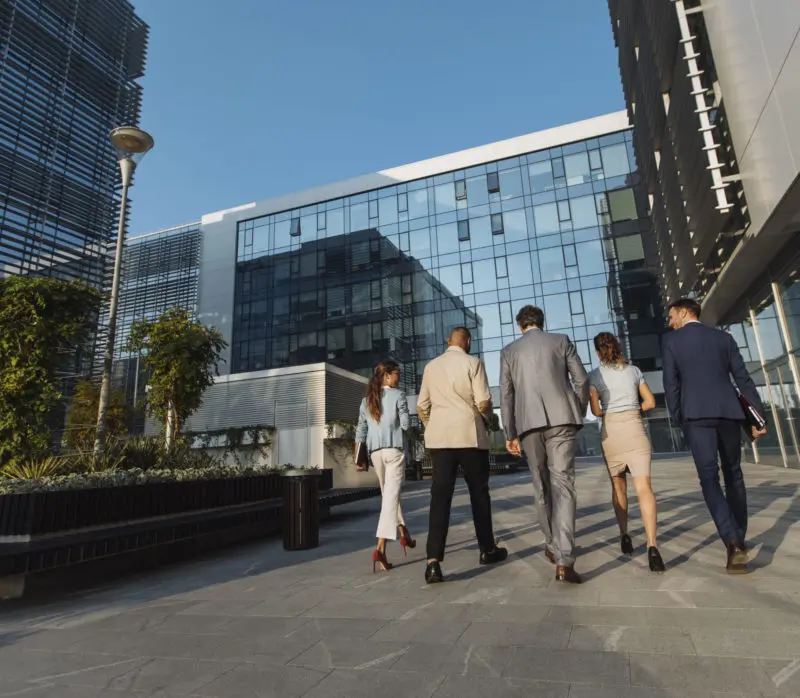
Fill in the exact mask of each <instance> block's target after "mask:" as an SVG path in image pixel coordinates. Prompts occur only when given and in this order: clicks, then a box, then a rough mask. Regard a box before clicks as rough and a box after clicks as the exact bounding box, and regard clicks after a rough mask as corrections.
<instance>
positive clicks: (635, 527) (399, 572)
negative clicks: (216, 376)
mask: <svg viewBox="0 0 800 698" xmlns="http://www.w3.org/2000/svg"><path fill="white" fill-rule="evenodd" d="M745 475H746V478H747V482H748V486H749V494H750V512H751V526H750V534H749V543H750V544H751V545H752V546H753V547H754V550H753V558H754V568H755V571H754V573H753V574H751V575H749V576H744V577H729V576H728V575H726V573H725V569H724V562H725V556H724V550H723V547H722V545H721V544H720V542H719V541H718V539H717V537H716V533H715V531H714V528H713V524H712V523H711V519H710V517H709V515H708V512H707V511H706V508H705V504H704V502H703V500H702V497H701V495H700V493H699V487H698V484H697V479H696V475H695V474H694V470H693V467H692V466H691V464H690V463H689V462H688V461H687V460H685V459H668V460H658V461H655V462H654V478H653V479H654V489H655V491H656V494H657V497H658V498H659V506H660V512H659V520H660V525H661V536H660V545H661V549H662V553H663V554H664V559H665V561H666V563H667V565H668V567H669V571H668V573H667V574H666V575H664V576H656V575H651V574H650V572H649V571H648V569H647V561H646V557H645V555H644V548H643V530H642V527H641V523H640V521H639V518H638V510H637V509H636V508H635V506H632V507H631V509H632V510H631V524H632V525H631V532H632V534H633V537H634V543H636V544H637V550H636V556H635V557H634V558H633V559H632V560H627V559H623V558H622V557H621V556H620V555H619V554H618V551H619V547H618V540H617V533H616V525H615V523H614V521H613V513H612V510H611V505H610V501H609V498H610V492H609V485H608V482H607V478H606V475H605V471H604V469H603V466H602V465H601V464H600V463H599V461H591V462H584V463H581V464H580V466H579V476H578V493H579V521H578V545H579V551H578V552H579V560H578V566H577V567H578V570H579V571H580V572H581V574H582V575H583V578H584V584H582V585H581V586H566V585H559V584H556V582H555V581H554V568H553V567H552V566H551V565H550V564H549V563H548V562H547V560H546V559H545V557H544V555H543V554H542V550H543V549H542V546H541V536H540V534H539V532H538V527H537V526H536V525H535V523H534V520H535V516H534V511H533V507H532V487H531V483H530V480H529V478H528V477H526V475H525V474H524V473H518V474H515V475H510V476H499V477H495V478H493V479H492V487H493V500H494V520H495V526H496V532H497V535H498V536H499V537H501V538H502V540H503V542H504V544H506V545H507V546H508V548H509V550H510V553H511V554H510V555H509V559H508V561H507V562H506V563H504V564H502V565H498V566H493V567H479V566H478V564H477V562H478V551H477V548H476V544H475V541H474V532H473V530H472V522H471V519H470V511H469V500H468V497H467V495H466V491H465V488H464V486H463V484H459V486H458V491H457V495H456V499H455V501H454V506H453V525H452V527H451V529H450V538H449V547H448V555H447V558H446V560H445V562H444V563H443V569H444V571H445V574H446V575H447V576H448V582H447V583H445V584H440V585H436V586H432V587H426V586H425V584H424V582H423V573H424V568H425V565H424V557H425V553H424V543H425V541H424V535H420V534H421V532H423V531H424V530H425V528H426V516H427V505H428V501H429V495H428V489H429V483H411V484H410V485H409V487H408V491H407V497H406V500H405V504H404V507H405V509H406V511H407V519H408V525H409V528H410V530H411V532H412V534H414V535H418V538H419V544H418V546H417V548H416V549H415V550H413V551H409V557H408V558H407V559H401V558H400V557H398V556H399V554H400V548H399V546H397V545H390V546H389V548H388V555H389V559H390V561H393V562H395V563H398V564H397V566H396V567H395V568H394V569H393V570H391V571H390V572H387V573H378V574H375V575H373V574H372V564H371V554H370V553H371V548H372V546H373V545H374V538H373V534H374V529H375V526H376V524H377V510H378V506H379V502H378V501H377V500H373V501H366V502H358V503H356V504H352V505H348V506H346V507H342V509H341V511H340V512H339V513H337V514H336V515H335V520H334V522H332V523H330V524H328V525H326V526H324V527H323V529H322V533H321V545H320V547H319V548H317V549H316V550H310V551H305V552H295V553H287V552H284V551H283V549H282V546H281V544H280V541H276V540H270V541H268V542H265V543H261V544H255V545H249V546H246V547H241V548H237V549H235V550H232V551H229V552H227V553H219V554H217V555H215V556H214V557H209V558H206V559H203V560H200V561H195V562H192V563H190V564H183V565H180V566H174V567H171V568H169V569H162V570H159V571H155V572H150V573H147V574H142V575H140V576H137V577H135V578H129V579H127V580H125V581H124V582H117V583H115V584H112V585H109V586H108V587H106V588H101V589H96V590H90V591H83V592H80V593H78V594H73V595H71V596H66V597H64V598H61V599H58V600H55V601H51V602H49V603H47V604H44V603H43V602H41V601H39V602H36V603H31V602H26V603H24V604H19V603H15V604H11V605H5V606H0V675H2V678H3V680H2V682H0V696H25V698H38V697H39V696H52V697H53V698H123V697H128V698H133V697H134V696H136V697H140V698H145V697H147V696H153V697H155V696H158V697H159V698H170V697H176V696H187V695H188V696H207V697H211V698H214V697H216V698H234V697H236V698H238V697H244V696H248V697H252V696H270V697H272V696H274V697H280V698H291V697H293V696H308V697H309V698H337V697H343V698H359V697H362V696H364V697H366V696H369V697H370V698H373V697H376V696H380V697H381V698H397V697H401V696H409V697H412V696H413V697H415V698H416V697H419V698H424V697H429V696H436V698H449V697H451V696H452V697H453V698H455V697H456V696H459V697H461V698H470V697H471V696H491V697H492V698H501V697H505V696H509V697H511V696H513V697H518V698H523V697H524V698H528V697H530V696H546V697H548V698H655V697H658V698H666V697H667V696H669V697H674V698H677V697H679V696H680V697H681V698H700V697H701V696H703V697H704V698H709V697H711V696H715V697H716V698H722V697H723V696H725V697H730V696H741V697H744V696H747V697H748V698H752V697H753V696H800V622H799V621H800V531H798V527H797V526H795V522H796V521H797V520H798V516H799V515H800V503H799V502H798V492H800V490H798V485H800V471H793V470H789V471H787V470H783V469H778V468H773V467H766V466H765V467H760V466H747V467H746V469H745ZM634 504H635V495H634V496H633V497H632V505H634Z"/></svg>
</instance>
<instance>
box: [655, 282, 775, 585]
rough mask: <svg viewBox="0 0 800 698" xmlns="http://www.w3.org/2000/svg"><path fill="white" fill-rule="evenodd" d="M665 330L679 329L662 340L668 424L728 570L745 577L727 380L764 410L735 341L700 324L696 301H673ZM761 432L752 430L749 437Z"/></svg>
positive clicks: (734, 415)
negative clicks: (690, 466) (686, 451)
mask: <svg viewBox="0 0 800 698" xmlns="http://www.w3.org/2000/svg"><path fill="white" fill-rule="evenodd" d="M669 326H670V327H671V328H672V329H673V330H676V331H675V332H671V333H669V334H666V335H664V337H663V341H662V350H663V353H664V392H665V394H666V400H667V408H668V409H669V414H670V417H671V418H672V420H673V422H674V423H676V424H680V425H681V427H682V428H683V433H684V435H685V436H686V440H687V442H688V443H689V448H690V449H691V451H692V457H693V458H694V463H695V466H696V467H697V475H698V476H699V478H700V486H701V487H702V489H703V497H704V498H705V500H706V504H707V505H708V509H709V511H710V512H711V517H712V518H713V519H714V523H715V524H716V526H717V531H718V532H719V535H720V538H722V542H723V543H725V547H726V548H727V552H728V559H727V569H728V572H729V573H731V574H743V573H746V572H748V568H747V562H748V559H747V551H746V549H745V535H746V534H747V490H746V489H745V486H744V476H743V475H742V467H741V455H742V454H741V429H742V425H743V422H744V412H743V410H742V406H741V403H740V402H739V397H738V394H737V392H736V388H734V386H733V382H732V381H731V376H733V380H734V381H735V382H736V386H737V387H738V389H739V391H740V392H741V393H742V395H744V396H745V397H746V398H747V399H748V400H749V401H750V403H751V404H752V405H753V407H755V408H756V409H757V410H758V411H759V413H760V414H762V415H763V414H764V405H763V404H762V402H761V398H760V396H759V394H758V391H757V390H756V386H755V384H754V383H753V380H752V379H751V378H750V376H749V374H748V373H747V369H746V368H745V365H744V361H743V360H742V355H741V354H740V353H739V348H738V347H737V346H736V342H735V341H734V339H733V337H731V336H730V335H729V334H728V333H727V332H723V331H722V330H717V329H714V328H711V327H708V326H706V325H703V324H702V323H701V322H700V304H699V303H698V302H697V301H695V300H692V299H691V298H682V299H680V300H677V301H675V302H674V303H672V304H671V305H670V306H669ZM766 433H767V430H766V429H764V430H763V431H757V430H756V429H755V428H754V429H753V438H758V437H760V436H763V435H764V434H766ZM717 453H719V461H720V465H721V467H722V477H723V478H724V480H725V493H724V494H723V492H722V487H721V486H720V483H719V468H720V466H719V465H718V464H717Z"/></svg>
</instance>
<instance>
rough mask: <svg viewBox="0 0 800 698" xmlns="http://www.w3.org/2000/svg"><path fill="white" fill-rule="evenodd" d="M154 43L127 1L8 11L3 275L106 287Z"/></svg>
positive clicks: (3, 64) (15, 4)
mask: <svg viewBox="0 0 800 698" xmlns="http://www.w3.org/2000/svg"><path fill="white" fill-rule="evenodd" d="M147 35H148V28H147V25H146V24H144V23H143V22H142V21H141V19H139V17H137V16H136V14H135V12H134V8H133V6H132V5H131V4H130V3H129V2H126V1H125V0H104V1H103V2H82V1H79V0H3V1H2V2H0V276H6V275H12V274H13V275H16V274H31V275H47V276H58V277H61V278H66V279H76V278H80V279H85V280H86V281H87V282H89V283H91V284H93V285H95V286H98V287H101V286H103V283H104V279H105V272H106V269H105V267H106V261H107V260H106V244H107V243H108V242H109V241H110V240H112V239H113V238H114V237H115V236H116V221H117V214H118V211H119V208H118V207H119V204H120V197H119V189H120V176H119V168H118V166H117V161H116V157H115V154H114V149H113V148H112V146H111V143H110V142H109V138H108V134H109V133H110V132H111V130H112V129H113V128H115V127H116V126H120V125H122V124H132V125H135V124H137V123H138V120H139V113H140V109H141V99H142V88H141V86H140V85H139V83H138V80H139V78H141V77H142V75H143V74H144V64H145V56H146V48H147ZM112 258H113V256H112Z"/></svg>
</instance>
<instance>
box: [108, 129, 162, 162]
mask: <svg viewBox="0 0 800 698" xmlns="http://www.w3.org/2000/svg"><path fill="white" fill-rule="evenodd" d="M111 144H112V145H113V146H114V149H115V150H116V151H117V159H118V160H120V161H122V160H132V161H133V163H134V164H139V161H140V160H141V159H142V158H143V157H144V156H145V154H146V153H147V152H148V151H149V150H150V149H151V148H152V147H153V145H155V142H154V141H153V137H152V136H151V135H150V134H149V133H147V131H142V130H141V129H139V128H136V127H135V126H120V127H118V128H115V129H114V130H113V131H112V132H111Z"/></svg>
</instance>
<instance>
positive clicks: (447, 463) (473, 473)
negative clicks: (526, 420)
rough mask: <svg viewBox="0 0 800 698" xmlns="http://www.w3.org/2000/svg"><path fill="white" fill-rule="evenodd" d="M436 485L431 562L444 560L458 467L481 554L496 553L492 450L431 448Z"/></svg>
mask: <svg viewBox="0 0 800 698" xmlns="http://www.w3.org/2000/svg"><path fill="white" fill-rule="evenodd" d="M430 453H431V460H432V461H433V484H432V485H431V511H430V519H429V523H428V546H427V555H428V559H429V560H440V561H441V560H444V548H445V545H446V544H447V531H448V529H449V528H450V506H451V504H452V503H453V491H454V490H455V486H456V476H457V475H458V466H459V465H460V466H461V469H462V470H463V471H464V479H465V480H466V481H467V487H468V488H469V499H470V502H471V504H472V520H473V522H474V524H475V535H476V536H477V538H478V545H479V546H480V550H481V552H484V553H488V552H489V551H491V550H494V546H495V542H494V532H493V531H492V502H491V499H490V498H489V451H484V450H481V449H477V448H432V449H431V451H430Z"/></svg>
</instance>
